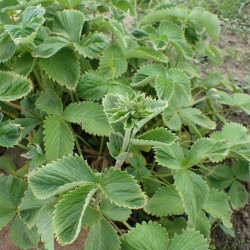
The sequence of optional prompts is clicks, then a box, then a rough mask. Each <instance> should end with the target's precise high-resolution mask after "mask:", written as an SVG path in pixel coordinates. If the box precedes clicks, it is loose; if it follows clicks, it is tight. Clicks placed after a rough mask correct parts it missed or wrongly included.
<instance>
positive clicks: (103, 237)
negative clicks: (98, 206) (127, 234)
mask: <svg viewBox="0 0 250 250" xmlns="http://www.w3.org/2000/svg"><path fill="white" fill-rule="evenodd" d="M85 249H86V250H111V249H112V250H113V249H114V250H115V249H120V240H119V237H118V235H117V234H116V232H115V230H114V229H113V227H112V226H111V225H110V223H109V222H108V221H106V220H105V219H102V220H99V221H98V222H97V223H96V224H94V225H93V226H92V227H91V229H90V232H89V234H88V238H87V241H86V243H85Z"/></svg>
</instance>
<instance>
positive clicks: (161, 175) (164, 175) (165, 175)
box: [152, 171, 174, 177]
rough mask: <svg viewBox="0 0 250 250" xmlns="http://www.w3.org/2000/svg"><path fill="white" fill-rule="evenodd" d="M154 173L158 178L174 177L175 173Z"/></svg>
mask: <svg viewBox="0 0 250 250" xmlns="http://www.w3.org/2000/svg"><path fill="white" fill-rule="evenodd" d="M152 173H153V174H154V175H156V176H160V177H168V176H173V175H174V173H169V174H157V173H156V172H154V171H152Z"/></svg>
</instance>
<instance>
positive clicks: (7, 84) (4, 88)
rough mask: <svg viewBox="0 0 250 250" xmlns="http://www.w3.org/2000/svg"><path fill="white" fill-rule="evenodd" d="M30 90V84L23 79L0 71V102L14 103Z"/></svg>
mask: <svg viewBox="0 0 250 250" xmlns="http://www.w3.org/2000/svg"><path fill="white" fill-rule="evenodd" d="M31 90H32V83H31V81H30V80H28V79H27V78H25V77H22V76H20V75H16V74H13V73H11V72H1V71H0V100H1V101H14V100H17V99H19V98H22V97H24V96H26V95H27V94H28V93H29V92H30V91H31Z"/></svg>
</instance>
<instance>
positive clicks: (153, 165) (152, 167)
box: [150, 160, 156, 171]
mask: <svg viewBox="0 0 250 250" xmlns="http://www.w3.org/2000/svg"><path fill="white" fill-rule="evenodd" d="M155 163H156V161H155V160H154V161H153V164H152V166H151V169H150V170H151V171H153V169H154V167H155Z"/></svg>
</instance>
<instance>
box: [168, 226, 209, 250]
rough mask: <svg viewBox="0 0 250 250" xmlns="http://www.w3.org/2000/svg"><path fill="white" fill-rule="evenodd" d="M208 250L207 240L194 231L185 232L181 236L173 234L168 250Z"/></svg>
mask: <svg viewBox="0 0 250 250" xmlns="http://www.w3.org/2000/svg"><path fill="white" fill-rule="evenodd" d="M177 249H178V250H208V249H209V248H208V243H207V240H206V239H204V237H203V235H201V234H200V233H199V232H197V231H194V230H190V229H189V230H186V231H184V232H183V233H182V234H180V235H178V234H175V236H174V238H173V240H172V241H171V243H170V246H169V248H168V250H177Z"/></svg>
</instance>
